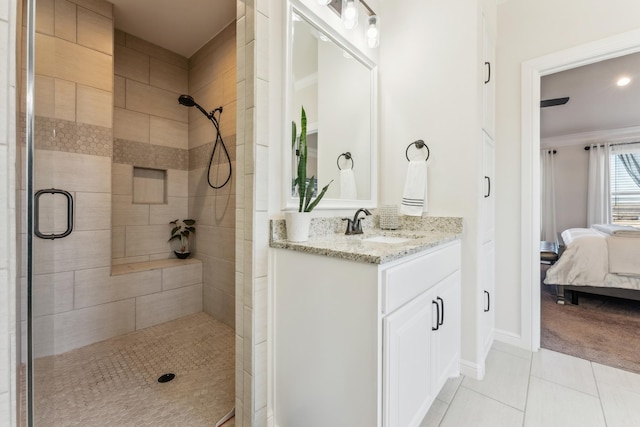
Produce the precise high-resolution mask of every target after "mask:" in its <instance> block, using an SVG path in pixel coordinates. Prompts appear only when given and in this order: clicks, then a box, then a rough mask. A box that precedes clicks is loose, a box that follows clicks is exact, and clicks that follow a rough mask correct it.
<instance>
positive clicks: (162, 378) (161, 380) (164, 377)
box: [158, 373, 176, 383]
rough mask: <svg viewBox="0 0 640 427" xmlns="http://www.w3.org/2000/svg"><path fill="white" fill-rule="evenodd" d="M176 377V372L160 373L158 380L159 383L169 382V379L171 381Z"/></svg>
mask: <svg viewBox="0 0 640 427" xmlns="http://www.w3.org/2000/svg"><path fill="white" fill-rule="evenodd" d="M175 377H176V374H172V373H168V374H163V375H160V377H159V378H158V382H159V383H168V382H169V381H171V380H172V379H174V378H175Z"/></svg>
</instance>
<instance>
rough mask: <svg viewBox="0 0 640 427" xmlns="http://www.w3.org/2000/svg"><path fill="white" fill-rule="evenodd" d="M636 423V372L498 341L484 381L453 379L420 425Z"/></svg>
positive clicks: (639, 393) (586, 426)
mask: <svg viewBox="0 0 640 427" xmlns="http://www.w3.org/2000/svg"><path fill="white" fill-rule="evenodd" d="M435 426H439V427H466V426H474V427H485V426H486V427H511V426H518V427H522V426H524V427H554V426H557V427H573V426H575V427H600V426H602V427H604V426H607V427H631V426H640V375H638V374H634V373H631V372H627V371H623V370H620V369H616V368H612V367H609V366H605V365H600V364H598V363H594V362H589V361H588V360H583V359H579V358H576V357H573V356H568V355H565V354H562V353H557V352H554V351H551V350H545V349H542V350H540V351H538V352H536V353H531V352H528V351H524V350H521V349H517V348H514V347H511V346H508V345H506V344H502V343H499V342H496V343H495V344H494V346H493V348H492V349H491V352H490V353H489V357H488V358H487V366H486V374H485V378H484V380H483V381H476V380H474V379H471V378H467V377H464V376H461V377H459V378H456V379H451V380H449V381H448V383H447V384H446V385H445V387H444V389H443V390H442V392H441V393H440V394H439V395H438V398H437V399H436V401H435V403H434V404H433V406H432V407H431V409H430V411H429V413H428V414H427V416H426V417H425V419H424V421H423V422H422V424H421V426H420V427H435Z"/></svg>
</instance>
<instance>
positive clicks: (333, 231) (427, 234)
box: [270, 215, 462, 264]
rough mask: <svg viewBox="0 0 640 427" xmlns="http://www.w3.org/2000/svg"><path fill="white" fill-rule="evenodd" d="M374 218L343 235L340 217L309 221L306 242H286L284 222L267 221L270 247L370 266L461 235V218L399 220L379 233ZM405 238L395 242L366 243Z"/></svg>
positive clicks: (432, 246)
mask: <svg viewBox="0 0 640 427" xmlns="http://www.w3.org/2000/svg"><path fill="white" fill-rule="evenodd" d="M378 224H379V223H378V217H377V216H376V215H373V217H367V219H366V220H363V231H364V233H363V234H356V235H350V236H347V235H345V234H344V227H345V224H344V223H343V222H342V219H341V218H313V219H312V221H311V230H310V233H309V240H308V241H306V242H290V241H288V240H287V239H286V226H285V224H284V220H272V221H271V235H270V246H271V247H272V248H279V249H289V250H294V251H299V252H305V253H309V254H316V255H324V256H330V257H335V258H342V259H347V260H351V261H358V262H365V263H370V264H384V263H387V262H390V261H394V260H397V259H400V258H402V257H405V256H407V255H411V254H415V253H418V252H421V251H424V250H426V249H429V248H434V247H436V246H439V245H442V244H445V243H448V242H451V241H454V240H458V239H460V238H461V235H462V218H455V217H417V218H416V217H400V227H399V229H397V230H382V229H380V228H379V225H378ZM380 236H385V237H382V240H385V239H387V240H394V238H400V240H401V239H406V240H404V241H399V242H398V243H386V242H385V243H381V242H376V241H368V240H367V239H370V238H372V237H380Z"/></svg>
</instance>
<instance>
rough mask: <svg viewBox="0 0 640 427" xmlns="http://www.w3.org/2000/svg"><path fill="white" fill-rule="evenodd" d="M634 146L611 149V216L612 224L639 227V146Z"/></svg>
mask: <svg viewBox="0 0 640 427" xmlns="http://www.w3.org/2000/svg"><path fill="white" fill-rule="evenodd" d="M634 146H635V148H632V147H631V146H630V147H625V148H624V150H616V149H615V148H614V149H612V154H611V157H610V173H611V215H612V217H613V218H612V219H613V221H612V222H613V223H614V224H620V225H636V226H637V225H640V167H639V166H640V144H639V145H635V144H634ZM612 148H613V147H612ZM613 153H614V154H613ZM625 163H626V164H625Z"/></svg>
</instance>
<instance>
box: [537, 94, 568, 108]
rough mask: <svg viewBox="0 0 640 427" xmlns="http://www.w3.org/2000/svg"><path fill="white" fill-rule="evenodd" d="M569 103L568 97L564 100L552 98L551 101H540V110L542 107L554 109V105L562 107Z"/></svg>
mask: <svg viewBox="0 0 640 427" xmlns="http://www.w3.org/2000/svg"><path fill="white" fill-rule="evenodd" d="M567 102H569V97H568V96H567V97H564V98H552V99H544V100H542V101H540V108H544V107H554V106H556V105H564V104H566V103H567Z"/></svg>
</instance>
